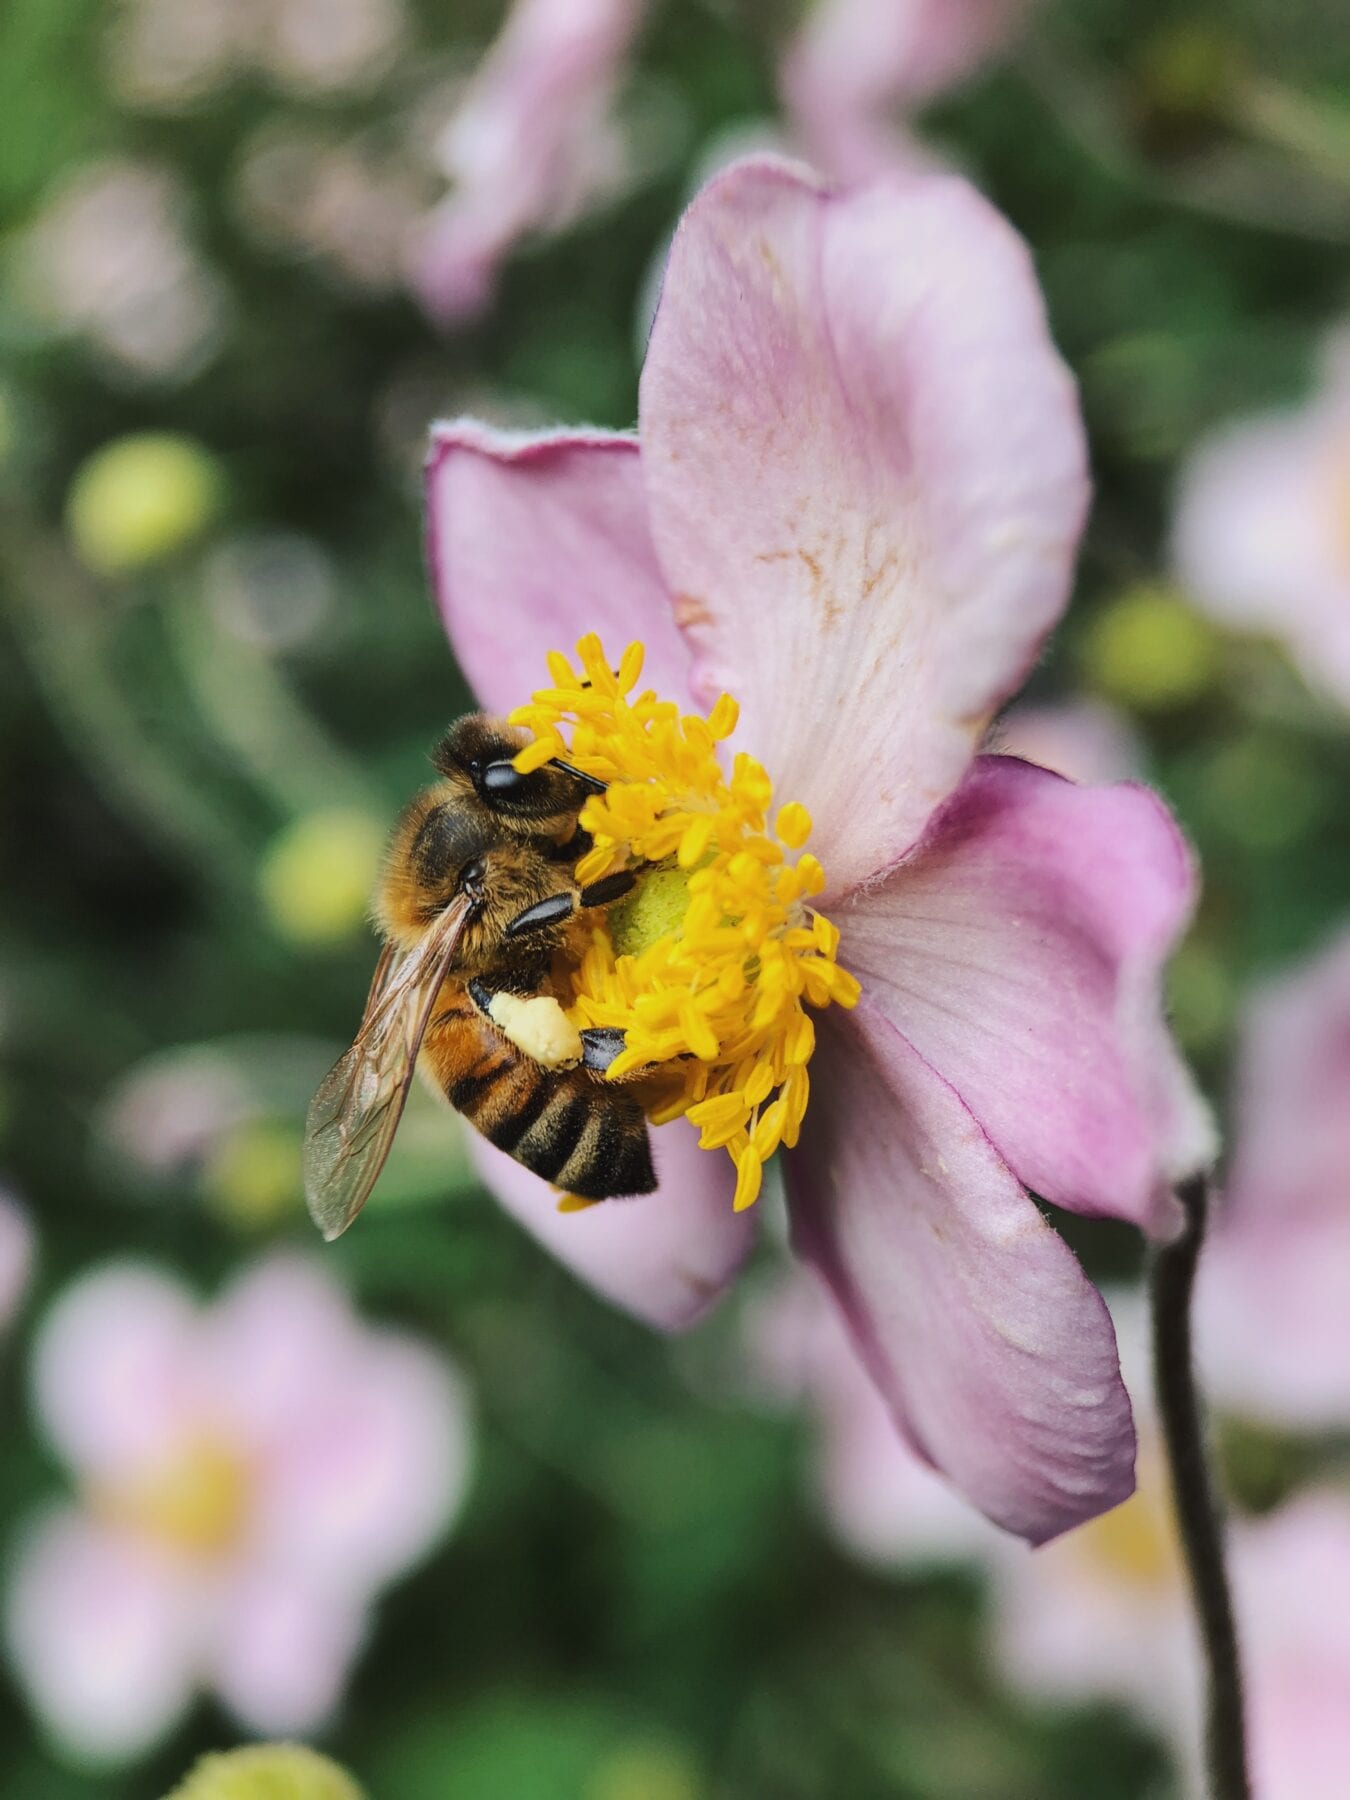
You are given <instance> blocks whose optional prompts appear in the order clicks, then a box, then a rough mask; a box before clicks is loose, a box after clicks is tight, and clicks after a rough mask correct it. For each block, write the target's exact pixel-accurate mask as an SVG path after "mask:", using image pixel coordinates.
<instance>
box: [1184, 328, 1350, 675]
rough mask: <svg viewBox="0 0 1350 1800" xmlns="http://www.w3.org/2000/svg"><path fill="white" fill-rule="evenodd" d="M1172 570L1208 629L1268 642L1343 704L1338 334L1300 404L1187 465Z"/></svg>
mask: <svg viewBox="0 0 1350 1800" xmlns="http://www.w3.org/2000/svg"><path fill="white" fill-rule="evenodd" d="M1174 557H1175V562H1176V567H1177V572H1178V574H1179V575H1180V578H1181V580H1182V581H1183V582H1184V583H1185V585H1186V586H1187V587H1188V588H1189V590H1190V592H1191V594H1192V595H1193V596H1194V598H1195V601H1196V603H1197V605H1199V606H1200V607H1202V608H1203V609H1204V611H1205V612H1207V613H1208V614H1209V615H1210V616H1211V617H1212V618H1214V619H1216V620H1217V621H1218V622H1219V623H1220V624H1223V625H1227V626H1230V627H1232V628H1234V629H1236V630H1239V631H1257V632H1269V633H1270V634H1271V635H1272V636H1273V637H1276V638H1278V639H1280V641H1281V642H1282V643H1284V644H1285V645H1286V646H1287V648H1288V649H1289V652H1290V654H1291V655H1292V656H1293V658H1294V660H1295V662H1297V663H1298V665H1299V667H1300V668H1301V669H1302V671H1303V673H1304V675H1305V676H1306V678H1307V680H1308V681H1309V683H1310V684H1311V685H1312V686H1314V687H1316V688H1320V689H1322V690H1323V691H1324V692H1326V693H1329V694H1330V695H1331V696H1332V697H1333V698H1334V699H1336V700H1339V701H1340V703H1341V704H1342V705H1343V706H1350V332H1347V333H1342V334H1340V335H1339V336H1337V337H1335V338H1333V339H1332V341H1331V342H1330V344H1329V345H1328V348H1327V353H1326V357H1325V366H1324V369H1323V372H1322V378H1321V383H1320V386H1319V389H1318V391H1317V393H1316V394H1315V395H1314V396H1313V397H1312V399H1310V400H1309V401H1307V402H1306V403H1305V404H1304V405H1303V406H1299V407H1293V408H1290V409H1288V410H1286V411H1283V412H1273V413H1267V414H1263V415H1261V416H1260V417H1257V418H1252V419H1243V420H1239V421H1237V422H1236V423H1234V424H1231V425H1228V426H1225V427H1223V428H1221V429H1220V430H1218V431H1216V432H1215V433H1214V435H1213V436H1212V437H1210V438H1209V439H1207V440H1206V441H1205V442H1204V443H1202V444H1201V445H1200V446H1199V448H1198V449H1197V450H1196V451H1195V452H1194V454H1193V455H1192V458H1191V461H1190V464H1189V466H1188V467H1187V469H1186V470H1185V472H1184V473H1183V476H1182V480H1181V486H1180V490H1179V493H1178V497H1177V510H1176V524H1175V528H1174Z"/></svg>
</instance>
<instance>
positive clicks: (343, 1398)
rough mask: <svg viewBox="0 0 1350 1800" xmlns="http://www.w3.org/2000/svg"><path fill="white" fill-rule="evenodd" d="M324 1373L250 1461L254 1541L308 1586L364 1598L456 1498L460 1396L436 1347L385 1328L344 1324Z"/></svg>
mask: <svg viewBox="0 0 1350 1800" xmlns="http://www.w3.org/2000/svg"><path fill="white" fill-rule="evenodd" d="M325 1376H326V1387H325V1391H324V1392H322V1393H321V1394H319V1395H316V1397H315V1401H314V1404H313V1405H312V1406H311V1407H310V1408H309V1409H308V1410H307V1412H306V1413H305V1414H304V1415H303V1416H302V1417H298V1418H297V1419H295V1420H294V1421H293V1424H292V1428H291V1431H290V1432H289V1434H288V1435H287V1437H286V1438H285V1440H284V1441H282V1442H279V1443H277V1444H276V1445H275V1446H274V1447H273V1449H272V1452H271V1454H270V1455H269V1457H268V1458H267V1460H266V1462H265V1463H264V1464H263V1466H262V1468H261V1470H260V1472H259V1479H258V1491H257V1495H256V1498H255V1516H254V1519H253V1542H254V1545H255V1547H256V1548H257V1549H258V1550H259V1552H260V1553H261V1554H262V1555H263V1556H265V1557H266V1559H267V1560H269V1561H271V1562H274V1563H276V1564H277V1565H278V1566H284V1567H286V1568H288V1569H290V1570H292V1571H293V1572H294V1573H295V1574H296V1575H304V1576H306V1577H307V1578H308V1579H310V1580H311V1581H312V1583H313V1584H314V1585H315V1587H317V1588H320V1589H324V1590H328V1589H332V1590H335V1591H338V1592H341V1593H350V1594H353V1595H355V1596H356V1597H357V1598H364V1597H365V1595H366V1594H367V1593H369V1592H371V1591H373V1590H374V1589H375V1588H377V1587H379V1586H381V1585H383V1584H384V1583H385V1582H387V1581H389V1580H391V1579H392V1578H393V1577H394V1576H396V1575H398V1574H401V1573H402V1572H403V1570H404V1569H406V1568H407V1567H408V1566H409V1565H410V1564H411V1563H413V1562H415V1561H417V1560H418V1558H419V1557H421V1556H423V1555H424V1554H425V1553H426V1551H427V1550H428V1549H429V1548H430V1547H431V1545H432V1544H433V1543H434V1542H435V1541H436V1539H437V1538H438V1537H439V1536H440V1535H441V1533H442V1532H443V1531H444V1530H445V1528H446V1526H447V1524H448V1523H449V1520H450V1517H451V1515H452V1513H453V1512H454V1510H455V1508H456V1507H457V1506H458V1505H459V1502H460V1500H461V1498H462V1497H463V1493H464V1489H465V1487H466V1485H467V1481H468V1474H469V1450H470V1437H469V1420H468V1401H467V1396H466V1394H465V1392H464V1389H463V1387H462V1385H461V1383H460V1382H459V1381H458V1379H457V1378H456V1376H455V1374H454V1372H453V1371H452V1370H451V1368H450V1367H449V1365H448V1363H447V1362H446V1360H445V1358H444V1357H442V1356H440V1355H438V1354H437V1353H436V1352H434V1351H433V1350H432V1349H431V1348H430V1347H429V1346H427V1345H424V1344H421V1343H419V1342H417V1341H416V1340H414V1339H412V1338H404V1337H400V1336H396V1335H395V1334H394V1333H392V1332H387V1331H370V1330H363V1331H362V1332H360V1334H359V1335H357V1334H353V1337H352V1342H351V1344H350V1347H349V1348H348V1349H347V1351H346V1353H345V1354H342V1355H340V1356H338V1357H337V1358H336V1359H335V1360H334V1361H333V1362H331V1363H330V1364H329V1365H328V1366H327V1368H326V1370H325Z"/></svg>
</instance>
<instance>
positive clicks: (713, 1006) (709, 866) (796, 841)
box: [511, 633, 859, 1211]
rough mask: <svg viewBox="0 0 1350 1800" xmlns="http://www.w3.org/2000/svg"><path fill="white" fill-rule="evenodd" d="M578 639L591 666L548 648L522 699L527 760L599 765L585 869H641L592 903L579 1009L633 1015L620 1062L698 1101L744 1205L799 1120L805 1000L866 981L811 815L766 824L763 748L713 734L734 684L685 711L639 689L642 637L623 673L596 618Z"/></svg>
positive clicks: (783, 814) (610, 1023) (789, 814)
mask: <svg viewBox="0 0 1350 1800" xmlns="http://www.w3.org/2000/svg"><path fill="white" fill-rule="evenodd" d="M577 655H578V658H579V660H580V663H581V671H580V672H579V673H578V672H577V671H575V670H574V669H573V668H572V666H571V664H570V663H569V662H568V660H567V658H566V657H565V656H562V655H561V654H559V653H558V652H556V651H555V652H550V654H549V658H548V668H549V675H550V676H551V678H552V686H551V687H548V688H544V689H542V690H541V691H540V692H539V693H537V694H535V696H534V698H533V700H532V701H531V702H530V704H529V705H528V706H522V707H520V708H518V709H517V710H516V711H515V712H514V713H512V715H511V722H512V723H513V724H518V725H525V726H528V727H529V728H530V729H531V730H532V731H533V732H534V734H535V739H534V742H533V743H532V744H529V745H527V747H526V748H525V749H524V750H522V751H521V752H520V754H519V755H518V756H517V758H516V767H517V768H519V769H521V770H528V769H533V768H540V767H542V766H543V764H544V763H546V762H549V761H551V760H553V759H554V758H559V759H561V760H562V761H564V762H567V763H570V764H571V765H572V767H574V768H576V769H580V770H581V771H582V772H583V773H585V774H587V775H592V776H595V777H596V778H597V779H599V780H601V781H604V782H605V783H606V788H605V792H604V793H603V794H596V795H593V796H592V797H591V798H590V799H589V800H587V802H586V804H585V806H584V807H583V808H582V812H581V825H582V828H583V829H584V830H585V831H586V832H588V833H589V835H590V837H591V840H592V848H591V849H590V850H588V851H587V852H586V854H585V855H584V856H583V857H582V859H581V861H580V862H579V863H578V865H577V870H576V879H577V882H578V883H579V884H580V885H582V886H584V885H585V884H587V883H588V882H593V881H597V880H599V879H600V878H601V877H602V876H604V875H610V874H614V873H616V872H617V871H619V870H621V869H631V870H633V871H634V872H636V873H638V876H639V879H638V885H637V888H636V890H635V891H634V893H633V894H632V896H630V897H629V898H627V899H626V900H624V901H622V902H620V903H618V904H617V905H615V906H614V907H613V908H612V909H610V916H609V919H608V920H607V921H606V920H605V919H603V918H601V917H600V916H599V915H598V914H597V915H595V918H596V922H595V923H594V925H593V927H592V930H591V935H590V938H589V941H588V943H587V945H586V948H585V951H584V953H583V954H582V956H581V958H580V962H579V964H578V965H577V966H576V967H575V968H574V969H573V970H572V971H571V975H570V979H571V983H572V998H571V1004H570V1007H569V1014H570V1017H571V1018H572V1020H573V1022H574V1023H575V1024H576V1025H577V1027H578V1028H579V1029H581V1030H584V1029H586V1028H587V1027H589V1026H605V1027H609V1028H611V1029H613V1028H617V1029H619V1030H621V1031H622V1032H623V1034H624V1048H623V1050H622V1051H621V1052H620V1053H619V1055H618V1056H617V1057H616V1058H615V1060H614V1062H613V1063H612V1064H611V1065H610V1067H609V1070H608V1079H609V1080H611V1081H624V1080H628V1081H633V1082H635V1083H638V1084H639V1086H638V1091H639V1092H640V1093H641V1094H642V1096H643V1099H644V1103H645V1104H646V1107H647V1115H648V1117H649V1119H650V1120H651V1121H652V1123H653V1124H655V1125H661V1124H666V1123H667V1122H669V1121H670V1120H672V1119H677V1118H680V1117H681V1116H685V1117H688V1119H689V1120H690V1121H691V1123H693V1124H694V1125H697V1126H698V1127H699V1133H700V1135H699V1143H700V1145H701V1146H702V1148H703V1149H705V1150H716V1149H724V1150H726V1151H727V1152H728V1153H729V1155H730V1156H731V1158H732V1160H733V1162H734V1163H735V1165H736V1195H735V1206H736V1208H737V1210H738V1211H740V1210H742V1209H743V1208H745V1207H747V1206H750V1205H753V1203H754V1201H755V1200H756V1199H757V1198H758V1195H759V1190H760V1182H761V1178H762V1174H763V1168H764V1164H765V1163H766V1162H767V1161H768V1159H769V1157H771V1156H772V1155H773V1153H774V1151H775V1150H776V1149H777V1148H778V1146H779V1144H780V1143H782V1144H786V1145H788V1147H789V1148H790V1147H791V1146H792V1145H793V1144H795V1143H796V1142H797V1137H798V1134H799V1132H800V1130H801V1124H802V1118H803V1116H804V1114H805V1112H806V1104H807V1099H808V1096H809V1093H810V1080H809V1077H808V1074H807V1064H808V1063H809V1061H810V1059H811V1053H812V1050H813V1049H814V1048H815V1036H816V1034H815V1026H814V1024H813V1022H812V1020H811V1016H810V1014H809V1013H808V1012H807V1011H806V1007H807V1006H812V1007H824V1006H828V1005H830V1004H831V1002H833V1003H835V1004H837V1005H840V1006H853V1005H854V1004H855V1003H856V1002H857V999H858V994H859V987H858V983H857V980H856V979H855V978H854V976H852V975H851V974H850V973H849V972H848V970H847V969H844V968H841V967H840V966H839V963H838V962H837V960H836V956H837V952H838V948H839V933H838V931H837V929H836V928H835V926H833V925H832V924H831V923H830V921H829V920H828V919H827V918H825V917H824V916H823V915H822V914H820V913H818V912H816V911H815V909H814V908H813V907H812V906H811V905H810V904H809V902H810V900H811V899H812V898H813V897H814V896H815V895H817V894H819V893H820V892H821V891H822V889H823V888H824V886H825V873H824V870H823V869H822V868H821V866H820V863H819V862H818V861H817V860H816V858H815V857H814V856H812V855H811V853H810V852H809V851H804V850H803V846H804V845H805V843H806V840H807V837H808V835H809V833H810V830H811V819H810V815H809V814H808V813H807V811H806V808H805V807H803V806H801V805H799V804H798V803H797V802H796V801H790V802H789V803H788V804H787V805H785V806H782V807H781V808H779V810H778V813H777V816H776V818H775V820H774V823H773V826H772V827H771V826H770V824H769V814H770V809H771V807H772V803H773V784H772V783H771V781H770V780H769V777H768V775H767V774H766V773H765V771H764V769H763V767H762V766H761V764H759V763H758V762H756V761H755V759H754V757H752V756H748V755H746V753H745V752H744V751H740V752H738V753H737V754H736V756H735V757H734V759H733V760H732V762H731V766H730V772H729V773H728V771H727V769H726V767H725V766H724V763H723V760H722V757H721V756H720V755H719V752H718V746H719V744H721V743H722V742H724V740H725V739H727V738H728V737H730V735H731V733H732V731H733V730H734V729H735V726H736V718H737V707H736V702H735V701H734V700H733V699H732V698H731V696H730V695H729V694H723V695H722V697H721V699H720V700H718V702H717V704H716V705H715V706H714V707H713V709H712V711H711V713H710V714H709V716H708V717H707V718H706V719H704V718H700V717H699V716H698V715H697V714H690V713H685V714H681V712H680V710H679V708H678V707H677V706H676V705H675V704H674V703H673V702H671V701H669V700H661V699H659V698H658V697H657V695H656V694H655V693H654V692H652V691H651V690H650V689H644V690H643V691H642V692H641V693H638V694H636V695H634V693H633V690H634V689H635V688H636V686H637V682H638V678H639V676H640V675H641V673H642V662H643V650H642V645H641V644H630V645H629V646H628V648H627V649H626V650H625V651H624V653H623V656H622V658H621V660H620V663H619V667H618V670H617V672H616V671H615V670H614V669H613V668H612V667H611V665H610V664H609V662H608V661H607V660H606V657H605V654H604V650H603V648H602V647H601V643H600V640H599V638H598V637H596V636H595V635H594V634H593V633H592V634H590V635H588V636H586V637H584V638H583V639H582V640H581V642H580V643H579V644H578V645H577ZM582 917H583V919H589V918H590V917H591V915H588V914H584V913H583V914H582Z"/></svg>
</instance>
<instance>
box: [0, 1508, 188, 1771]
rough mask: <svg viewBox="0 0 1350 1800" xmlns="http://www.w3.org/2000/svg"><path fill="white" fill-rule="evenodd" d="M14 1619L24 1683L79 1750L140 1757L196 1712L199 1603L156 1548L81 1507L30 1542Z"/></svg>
mask: <svg viewBox="0 0 1350 1800" xmlns="http://www.w3.org/2000/svg"><path fill="white" fill-rule="evenodd" d="M6 1615H7V1616H6V1633H7V1637H8V1641H9V1653H10V1657H11V1659H12V1661H13V1664H14V1667H15V1669H16V1671H17V1673H18V1675H19V1678H20V1680H21V1681H22V1682H23V1685H24V1686H25V1688H26V1689H27V1690H28V1694H29V1697H30V1698H31V1700H32V1702H33V1704H34V1706H35V1707H36V1708H37V1710H38V1711H39V1712H40V1713H41V1714H42V1716H43V1718H44V1719H45V1720H46V1722H47V1725H48V1726H49V1728H50V1729H51V1730H52V1731H53V1732H54V1733H55V1735H56V1736H57V1737H58V1738H60V1739H61V1741H62V1742H63V1743H64V1744H65V1745H66V1747H67V1748H68V1749H69V1750H71V1751H73V1752H74V1753H75V1754H76V1755H78V1756H81V1757H87V1758H90V1759H94V1760H107V1761H126V1760H130V1759H131V1758H133V1757H137V1756H139V1755H141V1754H142V1753H143V1752H144V1751H146V1750H148V1749H150V1748H151V1747H152V1746H153V1745H154V1744H155V1743H157V1742H158V1741H159V1739H160V1738H162V1737H164V1736H165V1735H166V1733H167V1732H168V1731H169V1730H170V1729H171V1727H172V1726H173V1725H175V1724H176V1723H177V1721H178V1719H179V1718H180V1716H181V1715H182V1714H183V1713H184V1712H185V1711H186V1709H187V1706H188V1702H189V1700H190V1699H191V1697H192V1690H193V1687H194V1685H195V1677H196V1674H197V1660H198V1652H199V1647H200V1638H201V1628H202V1621H201V1614H200V1596H199V1594H198V1593H197V1592H196V1590H195V1588H194V1586H193V1584H192V1582H191V1580H190V1574H189V1571H188V1570H187V1569H186V1566H185V1565H183V1564H180V1563H177V1562H175V1561H173V1560H172V1559H171V1558H169V1557H167V1556H163V1555H161V1554H160V1553H159V1552H158V1551H156V1550H155V1549H154V1548H153V1547H152V1546H150V1545H147V1544H144V1543H142V1542H140V1541H139V1540H137V1539H135V1538H132V1537H129V1536H125V1535H122V1534H121V1533H118V1532H114V1531H111V1530H108V1529H106V1528H105V1527H104V1526H102V1525H99V1524H97V1523H96V1522H95V1521H94V1520H93V1519H91V1518H89V1517H88V1516H87V1515H86V1514H84V1513H82V1512H80V1511H78V1510H77V1509H76V1508H74V1507H70V1508H67V1509H65V1510H63V1511H61V1512H57V1513H53V1514H51V1515H49V1516H48V1517H47V1518H45V1519H44V1520H42V1521H41V1523H40V1524H38V1525H37V1526H36V1528H35V1529H33V1530H32V1531H31V1532H30V1534H29V1535H28V1537H27V1538H26V1539H25V1540H23V1541H22V1542H21V1544H20V1547H19V1552H18V1556H17V1559H16V1561H15V1565H14V1568H13V1571H12V1574H11V1576H10V1586H9V1592H8V1596H7V1601H6Z"/></svg>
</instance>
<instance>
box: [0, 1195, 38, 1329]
mask: <svg viewBox="0 0 1350 1800" xmlns="http://www.w3.org/2000/svg"><path fill="white" fill-rule="evenodd" d="M34 1251H35V1240H34V1236H33V1224H32V1220H31V1219H30V1218H29V1216H28V1210H27V1208H26V1207H24V1206H22V1205H21V1204H20V1203H19V1201H18V1200H17V1199H16V1198H15V1196H14V1195H13V1194H11V1193H10V1192H9V1190H8V1189H7V1188H2V1187H0V1332H3V1331H6V1330H8V1328H9V1326H10V1325H11V1324H12V1323H13V1322H14V1318H15V1315H16V1314H17V1312H18V1310H19V1308H20V1306H22V1304H23V1299H24V1295H25V1294H26V1293H27V1292H28V1284H29V1282H30V1280H31V1279H32V1275H33V1258H34Z"/></svg>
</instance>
